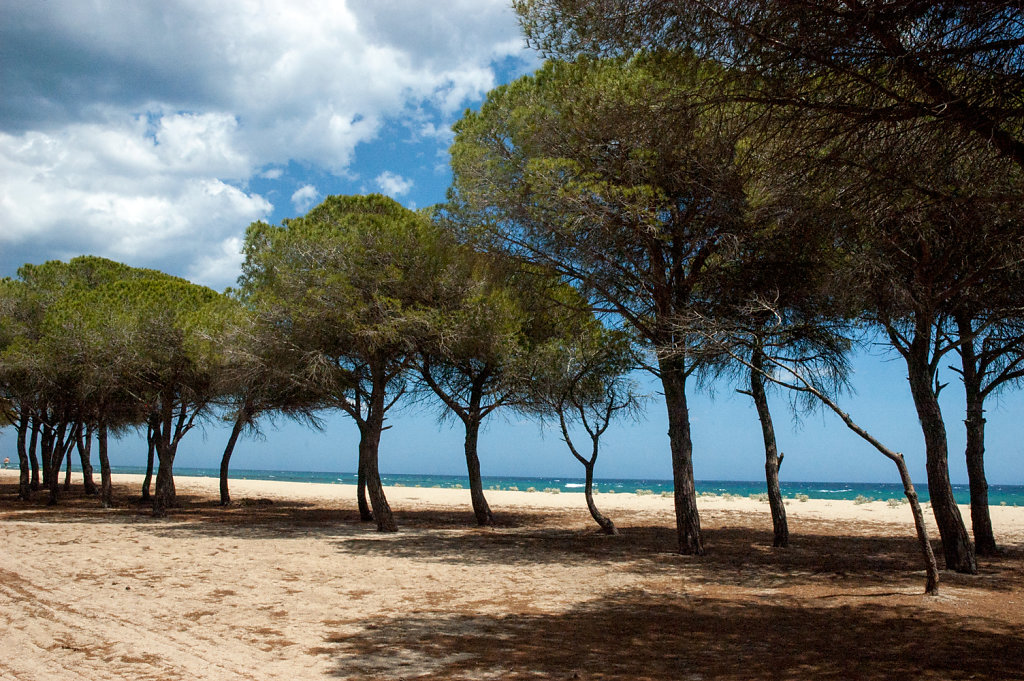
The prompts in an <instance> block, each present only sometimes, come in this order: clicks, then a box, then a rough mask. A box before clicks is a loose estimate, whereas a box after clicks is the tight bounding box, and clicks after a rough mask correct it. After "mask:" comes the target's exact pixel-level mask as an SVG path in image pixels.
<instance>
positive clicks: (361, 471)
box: [356, 425, 373, 523]
mask: <svg viewBox="0 0 1024 681" xmlns="http://www.w3.org/2000/svg"><path fill="white" fill-rule="evenodd" d="M365 437H366V436H365V434H364V433H363V427H362V425H360V426H359V463H358V464H357V466H356V504H358V506H359V520H360V522H364V523H368V522H371V521H372V520H373V511H372V510H371V509H370V502H368V501H367V500H366V456H367V455H366V453H365V452H364V451H363V450H364V448H365V445H364V444H363V440H364V438H365Z"/></svg>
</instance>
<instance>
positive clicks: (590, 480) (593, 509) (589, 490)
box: [583, 445, 619, 534]
mask: <svg viewBox="0 0 1024 681" xmlns="http://www.w3.org/2000/svg"><path fill="white" fill-rule="evenodd" d="M595 447H596V445H595ZM583 468H584V470H585V471H586V484H585V485H584V486H583V494H584V496H585V497H586V498H587V508H588V509H589V510H590V515H591V517H592V518H593V519H594V521H595V522H596V523H597V524H598V525H599V526H600V527H601V531H602V532H604V533H605V534H618V533H619V530H618V529H617V528H616V527H615V523H613V522H612V520H611V518H609V517H607V516H605V515H604V514H602V513H601V512H600V511H599V510H597V504H595V503H594V460H593V459H591V461H590V463H589V464H583Z"/></svg>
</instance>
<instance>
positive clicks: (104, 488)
mask: <svg viewBox="0 0 1024 681" xmlns="http://www.w3.org/2000/svg"><path fill="white" fill-rule="evenodd" d="M96 440H97V445H98V449H99V455H100V503H101V504H102V505H103V508H110V507H111V506H113V505H114V489H113V485H112V484H111V480H110V458H109V457H108V456H107V424H106V422H104V421H100V426H99V429H98V430H97V432H96Z"/></svg>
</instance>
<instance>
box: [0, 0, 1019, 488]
mask: <svg viewBox="0 0 1024 681" xmlns="http://www.w3.org/2000/svg"><path fill="white" fill-rule="evenodd" d="M538 65H539V61H538V58H537V56H536V55H535V54H532V53H530V52H528V51H527V50H526V49H525V47H524V45H523V41H522V39H521V36H520V33H519V30H518V26H517V24H516V21H515V17H514V16H513V14H512V12H511V10H510V9H509V8H508V7H507V4H506V2H505V0H446V1H445V2H442V3H428V2H423V1H422V0H377V1H376V2H366V1H351V0H350V1H349V2H345V1H343V0H307V1H305V2H289V1H286V0H248V1H245V0H232V1H231V2H211V1H210V0H177V1H169V2H162V3H150V2H134V1H129V0H122V1H102V0H97V1H95V2H80V1H78V0H50V1H49V2H39V1H38V0H3V1H2V2H0V92H3V93H4V95H3V97H0V216H2V217H0V220H2V222H0V276H4V275H6V276H10V275H14V273H15V270H16V269H17V267H18V266H20V265H21V264H22V263H25V262H42V261H45V260H48V259H54V258H59V259H67V258H70V257H73V256H75V255H79V254H83V253H91V254H96V255H102V256H105V257H109V258H113V259H115V260H120V261H122V262H126V263H129V264H131V265H135V266H145V267H155V268H158V269H162V270H164V271H167V272H170V273H172V274H176V275H179V276H183V277H187V278H189V279H191V280H193V281H196V282H198V283H202V284H206V285H209V286H212V287H214V288H217V289H223V288H224V287H226V286H229V285H231V284H233V283H234V280H235V278H236V277H237V276H238V271H239V264H240V262H241V255H240V253H239V249H240V246H241V240H242V237H243V234H244V231H245V228H246V227H247V226H248V224H249V223H250V222H252V221H254V220H258V219H262V220H268V221H271V222H279V221H280V220H281V219H282V218H285V217H290V216H295V215H300V214H302V213H304V212H305V211H306V210H307V209H308V208H309V207H310V206H312V205H315V204H316V203H318V202H319V201H320V200H322V199H323V198H324V197H325V196H327V195H329V194H354V193H367V192H381V193H384V194H388V195H390V196H392V197H394V198H395V199H397V200H398V201H400V202H402V203H403V204H404V205H406V206H409V207H412V208H416V207H423V206H427V205H430V204H432V203H436V202H438V201H441V200H443V198H444V192H445V189H446V187H447V185H448V182H449V180H450V173H449V170H448V165H447V164H448V155H447V148H448V145H449V144H450V142H451V132H450V126H451V124H452V123H453V122H454V121H455V120H457V119H458V117H459V116H460V115H461V113H462V111H464V110H465V109H466V108H467V107H476V106H479V103H480V101H481V100H482V98H483V96H484V95H485V93H486V92H487V91H488V90H489V89H490V88H492V87H494V86H496V85H499V84H501V83H504V82H508V81H509V80H510V79H513V78H515V77H517V76H519V75H521V74H524V73H528V72H530V71H531V70H532V69H534V68H536V67H537V66H538ZM855 366H856V375H855V380H854V382H855V386H856V389H857V394H856V395H853V396H849V397H847V398H846V399H845V400H844V404H845V405H846V406H847V407H848V408H849V410H850V411H851V412H852V414H853V415H854V417H855V418H856V419H858V420H860V421H861V422H862V424H863V425H865V426H866V427H867V428H869V430H872V431H873V432H874V433H876V434H877V435H879V436H881V438H882V439H883V441H885V442H886V443H887V444H889V445H890V446H892V447H894V448H896V449H900V450H902V451H904V452H905V453H906V455H907V457H908V460H909V461H910V464H911V467H912V471H913V473H914V476H915V479H918V480H922V481H923V479H924V465H923V447H922V444H921V434H920V429H919V428H918V425H917V419H916V416H915V414H914V410H913V406H912V403H911V402H910V399H909V394H908V393H909V391H908V388H907V384H906V381H905V378H904V376H905V370H904V369H903V368H902V366H901V363H900V362H899V361H898V360H896V359H894V358H892V357H888V356H885V355H884V353H882V352H881V351H879V353H877V354H876V353H867V352H865V353H861V354H860V355H859V356H858V358H857V360H856V362H855ZM944 380H949V381H950V386H949V388H947V390H946V391H945V393H944V394H943V398H944V400H943V408H944V412H945V414H946V419H947V427H948V429H949V431H950V455H951V461H952V466H951V472H952V477H953V479H954V481H958V482H962V481H965V480H966V474H965V473H964V466H963V464H962V461H961V460H962V449H963V435H962V423H961V421H962V416H961V413H962V407H961V406H960V405H961V403H962V389H960V388H959V385H958V383H957V380H956V377H955V376H954V375H952V374H950V375H949V376H947V377H946V378H944ZM646 388H647V390H648V391H649V392H651V393H652V395H653V396H654V398H653V399H652V400H651V402H650V403H649V404H648V409H647V412H648V418H647V419H646V420H644V421H643V422H641V423H639V424H623V425H620V426H619V427H617V428H614V429H613V430H612V431H610V432H609V433H608V435H607V436H606V441H605V447H604V451H603V453H602V455H601V460H600V461H599V463H598V475H599V477H656V478H667V477H670V475H671V467H670V463H669V454H668V440H667V436H666V431H667V421H666V418H665V414H664V405H663V403H662V402H661V401H660V400H659V399H658V396H657V395H656V392H657V386H656V385H654V384H648V385H647V386H646ZM691 394H692V407H691V408H692V416H693V429H694V441H695V468H696V473H697V477H698V478H699V479H737V480H751V479H759V478H760V477H761V476H762V475H763V453H762V449H761V447H762V445H761V439H760V431H759V429H758V424H757V420H756V415H755V412H754V410H753V408H752V407H751V406H750V404H749V399H748V398H746V397H743V396H740V395H736V394H735V393H734V392H733V388H732V387H731V386H728V385H725V384H721V385H717V386H715V394H714V396H711V395H709V394H708V393H707V392H697V391H695V390H694V391H692V393H691ZM774 401H775V412H776V427H777V430H778V434H779V440H780V445H781V448H782V450H783V451H785V452H786V454H787V456H786V464H785V465H784V466H783V469H782V477H783V479H789V480H848V481H861V480H862V481H892V482H897V481H898V478H897V476H896V474H895V471H894V469H893V466H892V465H891V464H890V463H889V462H888V461H886V460H884V459H883V458H882V457H881V456H880V455H879V454H877V453H875V452H874V451H873V450H871V449H870V448H869V447H868V446H867V445H866V444H864V443H863V442H861V441H860V440H859V439H857V438H856V437H855V436H853V435H852V434H849V433H848V432H847V431H846V429H845V428H844V427H843V426H842V425H841V424H840V423H839V422H838V420H837V419H835V418H834V417H833V416H831V415H830V414H818V415H811V416H807V417H805V418H804V419H803V421H802V423H801V425H800V426H799V427H793V426H792V425H791V423H792V419H791V416H790V412H789V410H788V408H787V403H786V400H785V398H784V397H776V398H775V400H774ZM1021 406H1022V400H1021V398H1020V397H1019V396H1018V395H1016V394H1008V395H1006V396H1005V397H1003V398H1002V399H1001V401H999V403H998V404H997V403H996V401H995V400H993V403H992V404H991V405H990V411H989V413H988V419H989V421H988V434H989V441H988V470H989V478H990V482H993V483H1005V484H1024V445H1022V444H1021V443H1020V442H1019V440H1018V437H1019V433H1020V427H1019V423H1018V417H1017V415H1018V414H1020V413H1021ZM391 423H392V425H393V426H394V427H393V428H392V429H390V430H388V431H387V432H385V434H384V439H383V442H382V447H381V467H382V470H384V471H390V472H418V473H459V472H461V471H462V470H463V467H464V463H463V460H462V442H461V434H460V433H459V430H458V428H453V427H450V426H449V425H447V424H445V425H440V426H439V425H438V423H437V421H436V418H435V416H434V415H433V414H431V413H427V412H425V411H424V410H423V409H422V408H420V407H417V408H415V409H414V408H408V409H405V410H403V411H401V412H399V413H395V414H393V415H392V420H391ZM226 437H227V432H226V429H225V428H223V427H222V426H221V425H219V424H211V425H210V426H209V427H208V428H206V430H205V433H192V434H190V435H189V436H188V437H187V438H186V439H185V441H184V442H183V443H182V445H181V448H180V450H179V455H178V463H177V465H179V466H212V465H215V464H216V462H217V460H218V457H219V452H220V450H221V449H222V447H223V443H224V441H225V440H226ZM356 442H357V434H356V429H355V426H354V425H353V424H352V423H350V422H349V421H348V420H347V419H345V418H343V417H340V416H338V417H331V418H329V419H328V421H327V428H326V430H325V431H324V432H322V433H319V432H314V431H309V430H307V429H304V428H301V427H299V426H296V425H294V424H287V423H282V424H280V427H278V428H275V427H273V426H270V425H268V426H267V428H266V436H265V438H263V439H261V440H253V439H249V440H245V441H243V442H242V443H241V444H240V445H239V448H238V450H237V453H236V455H235V458H234V459H233V463H234V464H235V465H236V466H238V467H242V468H272V469H303V470H339V471H351V470H353V469H354V466H355V451H356ZM12 447H13V436H12V434H11V433H10V432H9V431H4V432H0V449H3V450H4V451H9V450H11V448H12ZM143 450H144V447H143V446H142V444H141V443H140V441H139V440H138V439H137V438H132V437H129V438H125V439H123V440H122V441H120V442H118V443H116V444H115V445H114V450H113V452H112V459H113V462H114V463H115V464H124V465H132V464H139V463H140V462H141V461H142V456H143V454H144V451H143ZM481 457H482V461H483V469H484V471H483V472H484V474H485V475H487V474H494V475H499V474H500V475H510V474H517V475H542V476H543V475H562V476H565V475H579V474H580V473H581V469H580V467H579V466H578V464H576V462H575V461H574V460H573V459H572V458H571V457H570V456H569V454H568V452H567V451H566V450H565V447H564V445H563V444H562V443H561V441H560V439H559V438H558V436H557V435H556V434H555V433H554V432H553V431H551V430H548V429H545V427H543V426H541V425H538V424H536V423H534V422H529V421H525V420H521V419H518V418H517V417H515V416H511V417H508V418H506V419H503V418H502V417H501V415H500V414H499V415H496V416H495V417H494V421H493V422H492V423H491V424H490V426H489V427H488V428H487V429H486V431H485V432H484V434H483V436H482V441H481Z"/></svg>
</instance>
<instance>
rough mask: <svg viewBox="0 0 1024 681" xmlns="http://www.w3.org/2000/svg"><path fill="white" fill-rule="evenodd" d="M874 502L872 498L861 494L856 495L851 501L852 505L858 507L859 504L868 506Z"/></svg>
mask: <svg viewBox="0 0 1024 681" xmlns="http://www.w3.org/2000/svg"><path fill="white" fill-rule="evenodd" d="M874 500H875V498H874V497H866V496H864V495H863V494H858V495H857V498H856V499H854V500H853V503H855V504H858V505H860V504H870V503H871V502H872V501H874Z"/></svg>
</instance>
